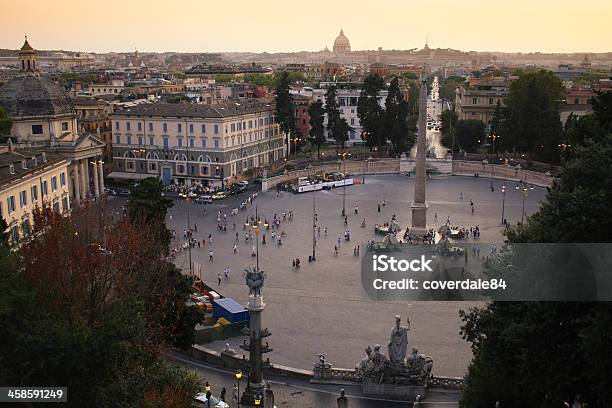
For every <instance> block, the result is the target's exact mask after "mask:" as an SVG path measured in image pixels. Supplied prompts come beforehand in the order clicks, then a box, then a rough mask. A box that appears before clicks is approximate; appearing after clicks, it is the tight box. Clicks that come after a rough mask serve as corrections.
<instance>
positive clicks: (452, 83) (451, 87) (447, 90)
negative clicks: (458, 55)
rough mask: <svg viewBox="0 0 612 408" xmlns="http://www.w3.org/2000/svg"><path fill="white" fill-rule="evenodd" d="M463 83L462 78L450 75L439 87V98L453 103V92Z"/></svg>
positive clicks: (463, 79)
mask: <svg viewBox="0 0 612 408" xmlns="http://www.w3.org/2000/svg"><path fill="white" fill-rule="evenodd" d="M464 81H465V78H464V77H461V76H457V75H451V76H449V77H448V78H446V79H445V80H444V82H443V83H442V84H441V86H440V97H441V98H442V99H443V100H447V101H451V102H453V101H454V100H455V90H456V89H457V88H458V87H459V85H461V84H462V83H463V82H464Z"/></svg>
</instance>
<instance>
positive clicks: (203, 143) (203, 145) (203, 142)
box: [202, 139, 206, 147]
mask: <svg viewBox="0 0 612 408" xmlns="http://www.w3.org/2000/svg"><path fill="white" fill-rule="evenodd" d="M202 147H206V139H202Z"/></svg>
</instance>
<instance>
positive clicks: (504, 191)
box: [501, 184, 506, 224]
mask: <svg viewBox="0 0 612 408" xmlns="http://www.w3.org/2000/svg"><path fill="white" fill-rule="evenodd" d="M501 192H502V213H501V222H502V224H503V223H504V211H505V209H506V185H505V184H504V185H503V186H502V188H501Z"/></svg>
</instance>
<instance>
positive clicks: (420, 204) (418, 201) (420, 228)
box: [411, 80, 427, 235]
mask: <svg viewBox="0 0 612 408" xmlns="http://www.w3.org/2000/svg"><path fill="white" fill-rule="evenodd" d="M418 131H419V132H418V136H417V151H416V171H415V181H414V202H413V203H412V205H411V208H412V231H411V233H412V234H413V235H423V234H424V233H425V232H426V231H427V204H426V202H425V177H426V171H425V170H426V160H425V150H427V83H426V82H425V81H424V80H423V81H421V92H420V95H419V123H418Z"/></svg>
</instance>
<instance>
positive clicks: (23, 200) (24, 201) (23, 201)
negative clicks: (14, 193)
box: [19, 190, 28, 208]
mask: <svg viewBox="0 0 612 408" xmlns="http://www.w3.org/2000/svg"><path fill="white" fill-rule="evenodd" d="M26 205H28V196H27V194H26V191H25V190H23V191H20V192H19V208H23V207H25V206H26Z"/></svg>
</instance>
